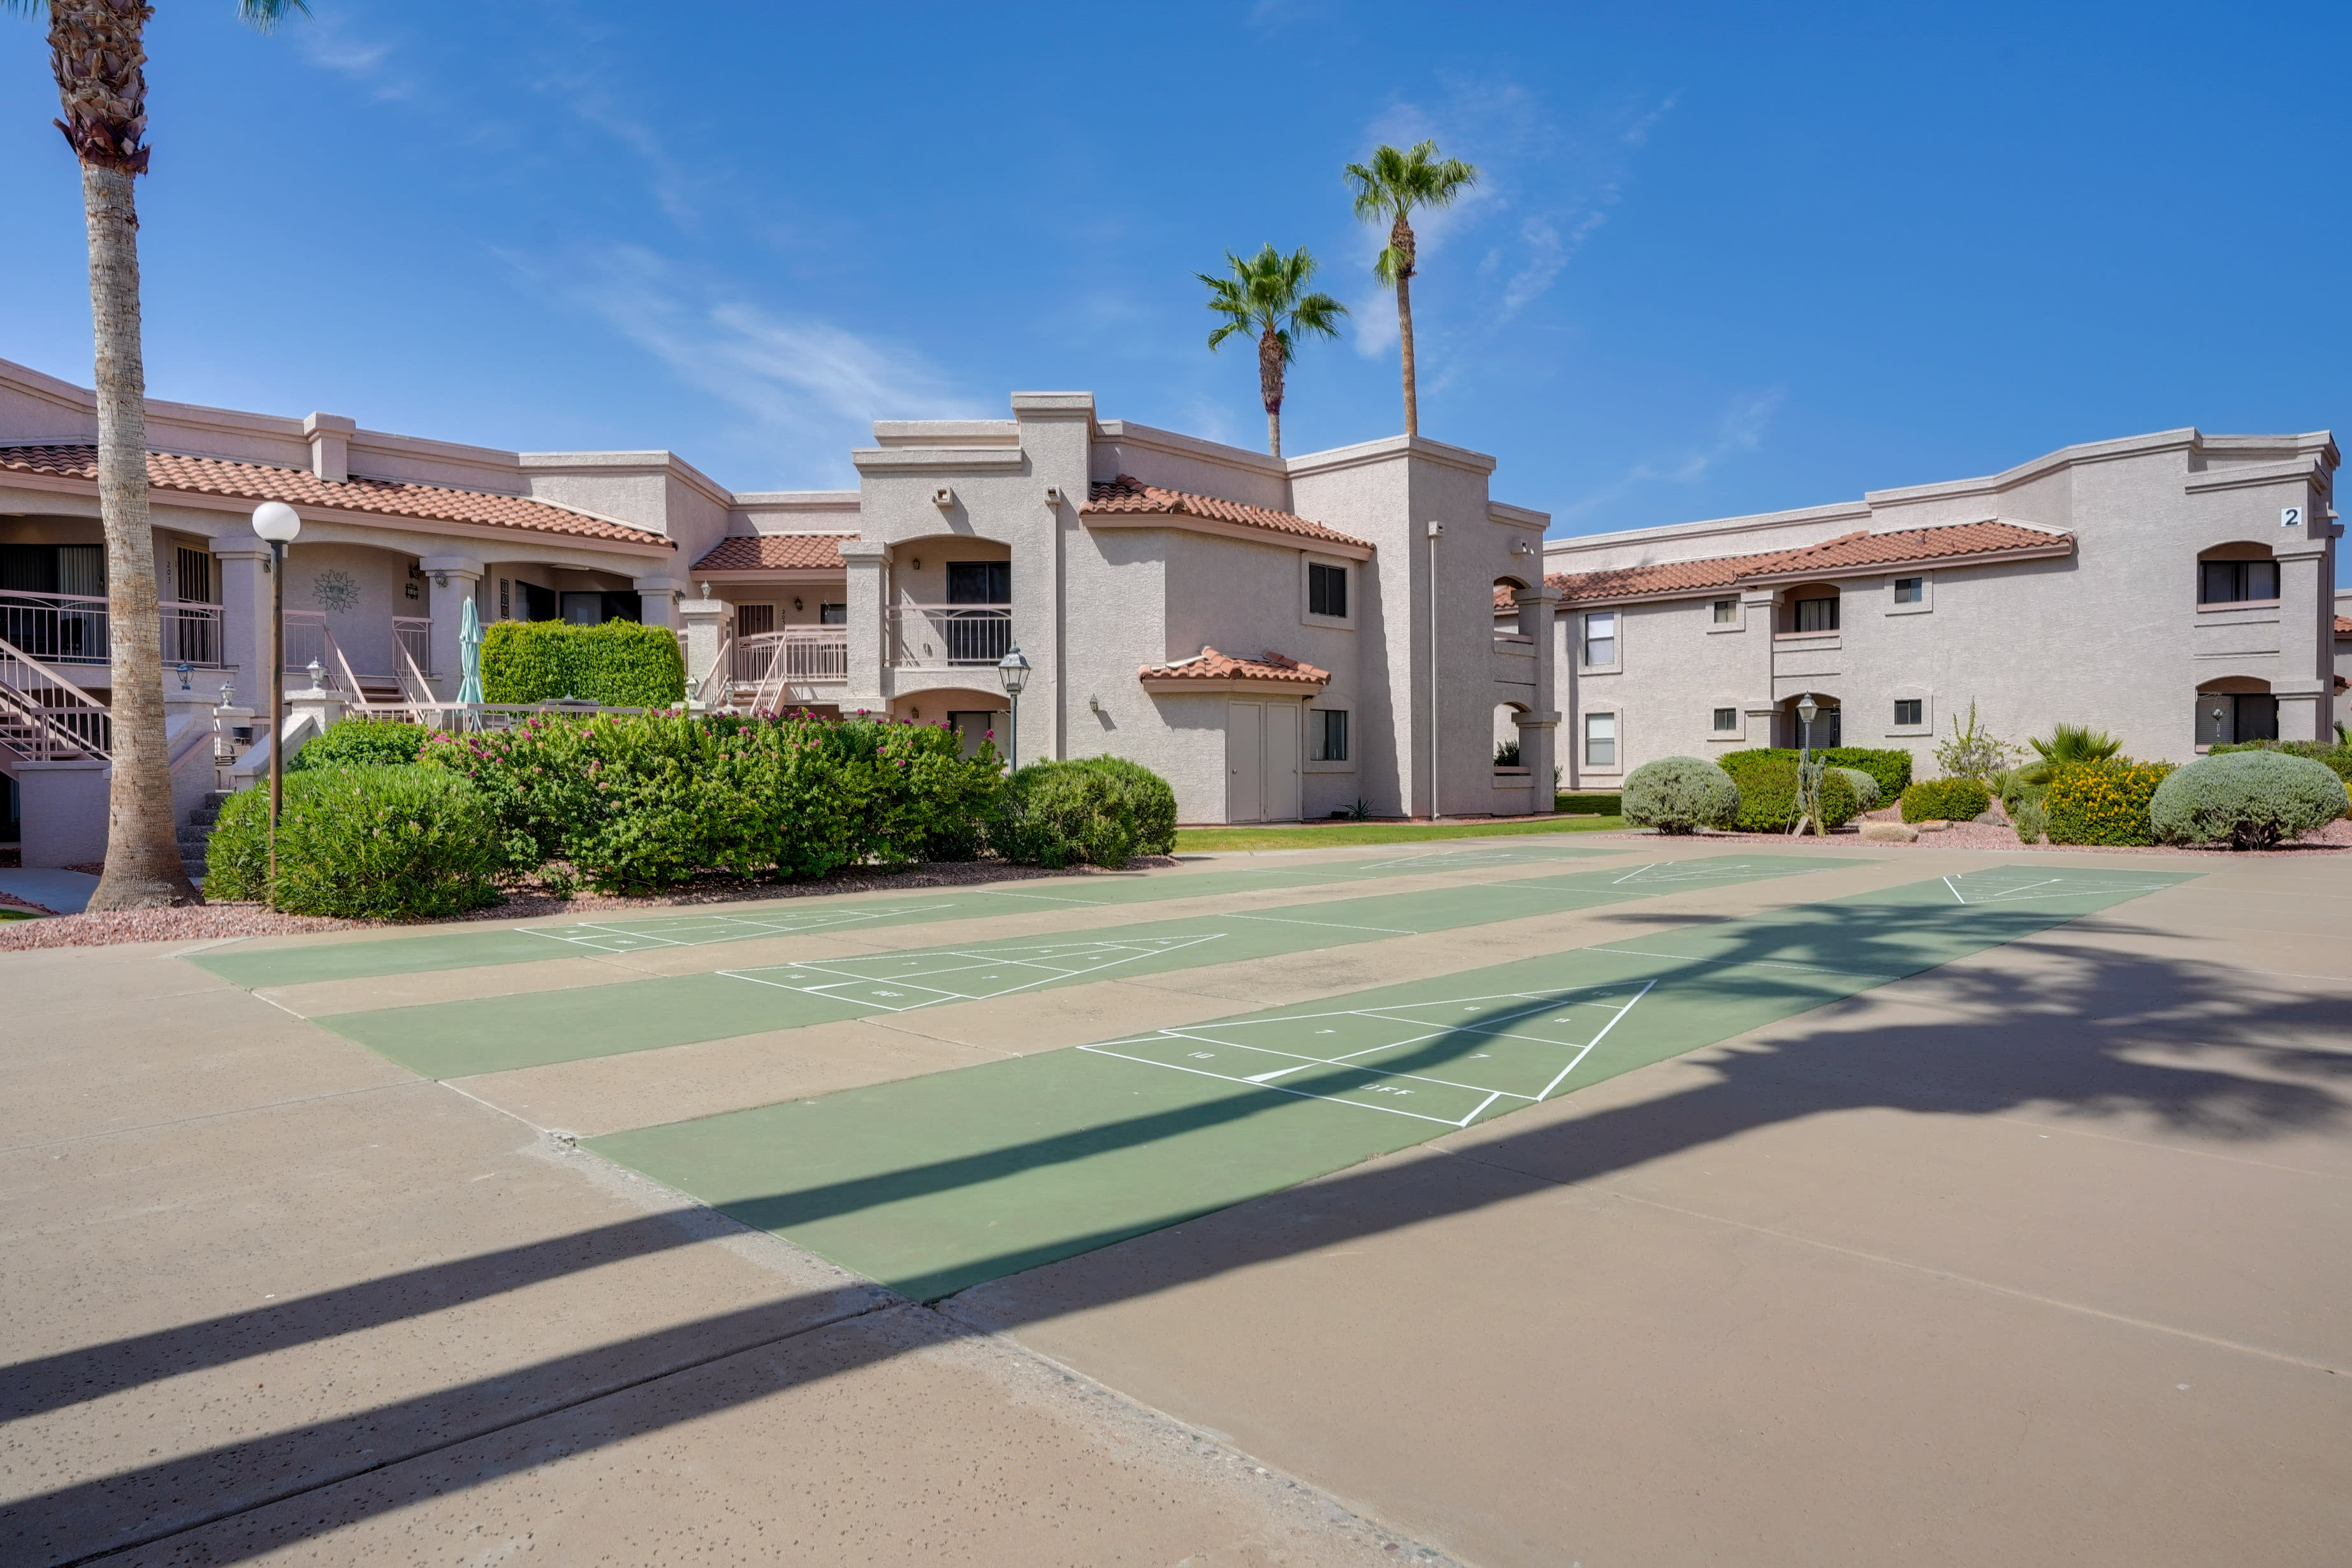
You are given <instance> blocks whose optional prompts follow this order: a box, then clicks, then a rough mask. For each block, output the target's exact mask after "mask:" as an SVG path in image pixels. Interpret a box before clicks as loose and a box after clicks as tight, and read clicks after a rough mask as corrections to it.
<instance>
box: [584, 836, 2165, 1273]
mask: <svg viewBox="0 0 2352 1568" xmlns="http://www.w3.org/2000/svg"><path fill="white" fill-rule="evenodd" d="M2190 875H2193V874H2171V873H2162V872H2141V871H2128V872H2116V873H2101V874H2096V875H2094V874H2088V873H2080V874H2078V873H2071V872H2068V873H2059V874H2054V875H2053V874H2052V873H2050V872H2047V871H2040V870H2034V871H2029V870H2027V869H2026V868H1996V869H1992V870H1988V871H1982V872H1974V873H1970V874H1968V875H1966V876H1955V877H1949V878H1937V879H1933V880H1930V881H1925V882H1917V883H1910V884H1906V885H1905V886H1902V887H1899V888H1894V889H1885V890H1883V891H1879V892H1874V893H1867V894H1859V895H1854V896H1853V897H1849V898H1843V899H1837V900H1828V901H1825V902H1821V903H1815V904H1806V905H1798V906H1794V907H1791V908H1789V909H1784V910H1775V911H1773V912H1771V913H1769V914H1762V915H1756V916H1750V917H1748V918H1745V919H1741V920H1736V921H1724V922H1722V923H1719V924H1713V925H1707V926H1700V927H1685V928H1682V929H1680V930H1676V931H1664V932H1660V933H1658V934H1657V935H1655V936H1653V937H1649V938H1645V939H1644V940H1643V941H1642V942H1641V943H1640V944H1639V945H1638V946H1635V945H1633V944H1630V943H1629V944H1625V945H1611V946H1602V947H1591V948H1580V949H1573V950H1570V951H1566V952H1558V953H1552V954H1548V955H1545V956H1543V957H1539V958H1533V959H1525V960H1519V961H1517V962H1514V963H1505V964H1498V965H1495V966H1492V967H1489V968H1486V969H1481V970H1476V971H1473V972H1469V973H1460V974H1455V975H1452V976H1448V977H1445V978H1444V979H1440V980H1433V981H1423V982H1418V983H1414V984H1402V985H1396V986H1388V987H1383V988H1381V989H1377V990H1372V991H1367V992H1360V993H1357V994H1352V995H1349V996H1346V997H1341V998H1334V999H1330V1000H1327V1001H1324V1002H1320V1003H1318V1004H1315V1005H1311V1006H1302V1007H1286V1008H1274V1009H1267V1010H1264V1011H1260V1012H1255V1013H1249V1014H1244V1015H1240V1016H1235V1017H1233V1018H1229V1019H1224V1020H1221V1021H1219V1022H1216V1023H1212V1024H1200V1025H1187V1026H1183V1027H1181V1028H1171V1029H1160V1030H1152V1031H1149V1032H1146V1033H1142V1034H1138V1035H1133V1036H1129V1037H1123V1038H1119V1039H1114V1040H1107V1041H1102V1042H1099V1043H1097V1044H1093V1045H1088V1046H1080V1047H1074V1048H1072V1049H1069V1050H1062V1051H1050V1052H1045V1053H1042V1054H1040V1055H1036V1056H1032V1057H1024V1058H1014V1059H1011V1060H1006V1061H1001V1062H991V1063H987V1064H983V1065H981V1066H976V1067H970V1068H958V1069H955V1070H953V1071H950V1072H942V1073H935V1074H932V1075H929V1076H928V1077H922V1078H914V1079H899V1080H897V1081H894V1082H889V1083H883V1084H877V1085H873V1086H870V1087H866V1088H861V1089H846V1090H843V1091H840V1092H837V1093H834V1094H828V1095H824V1096H821V1097H819V1098H816V1099H813V1100H793V1101H788V1102H785V1103H782V1104H779V1105H770V1106H764V1107H761V1108H758V1109H755V1110H741V1111H733V1112H730V1113H727V1114H724V1115H719V1116H711V1117H705V1118H702V1119H699V1120H697V1121H682V1122H673V1123H670V1124H667V1125H664V1126H657V1127H649V1128H642V1129H638V1130H635V1131H626V1132H616V1133H612V1134H608V1135H606V1136H604V1137H601V1138H596V1139H591V1140H588V1141H587V1146H588V1147H591V1148H593V1149H594V1150H596V1151H597V1152H600V1153H603V1154H604V1155H606V1156H608V1157H609V1158H611V1159H614V1160H615V1161H618V1162H619V1163H623V1164H625V1165H628V1166H630V1167H632V1168H633V1169H635V1170H638V1171H640V1172H643V1173H646V1175H649V1176H651V1177H653V1178H654V1179H656V1180H657V1181H660V1182H663V1183H666V1184H668V1185H670V1186H672V1187H675V1188H677V1189H678V1190H680V1191H683V1192H686V1193H688V1194H692V1195H694V1196H695V1197H698V1198H699V1199H701V1200H702V1201H704V1202H705V1203H709V1204H710V1205H713V1206H715V1207H718V1208H719V1209H722V1210H724V1211H725V1212H727V1213H728V1214H730V1215H733V1216H735V1217H736V1218H738V1219H740V1220H742V1221H743V1222H745V1223H746V1224H749V1225H752V1226H760V1227H761V1228H764V1229H769V1230H773V1231H776V1232H779V1233H780V1234H782V1235H784V1236H786V1237H790V1238H791V1239H792V1240H793V1241H794V1242H796V1243H798V1244H799V1245H801V1246H803V1247H808V1248H810V1249H812V1250H814V1251H815V1252H818V1253H821V1254H823V1255H824V1256H825V1257H827V1258H832V1259H833V1260H834V1261H835V1262H837V1263H840V1264H842V1265H843V1266H845V1267H846V1268H853V1269H856V1270H857V1271H858V1272H859V1273H862V1274H865V1275H866V1276H867V1277H869V1278H871V1279H877V1280H880V1281H881V1282H883V1283H885V1284H887V1285H889V1286H891V1287H892V1288H893V1289H898V1290H899V1291H901V1292H903V1293H905V1294H907V1295H908V1296H911V1297H914V1298H916V1299H918V1300H934V1299H937V1298H939V1297H940V1296H945V1295H950V1294H952V1293H953V1292H955V1291H958V1290H961V1289H966V1288H967V1287H969V1286H971V1285H974V1284H978V1283H980V1282H981V1281H982V1280H985V1279H996V1278H999V1277H1001V1276H1003V1275H1006V1274H1012V1273H1016V1272H1018V1271H1020V1270H1022V1269H1024V1268H1034V1267H1036V1266H1038V1265H1040V1264H1043V1263H1047V1262H1051V1261H1053V1260H1055V1259H1057V1258H1068V1257H1073V1256H1076V1254H1079V1253H1082V1252H1087V1251H1091V1250H1093V1249H1094V1248H1096V1247H1103V1246H1107V1245H1108V1244H1109V1243H1111V1242H1114V1241H1118V1240H1120V1239H1123V1238H1125V1237H1130V1236H1136V1235H1139V1234H1141V1233H1143V1232H1146V1231H1150V1230H1156V1229H1159V1228H1160V1227H1162V1226H1170V1225H1175V1224H1179V1223H1181V1222H1182V1221H1184V1220H1187V1219H1190V1218H1192V1217H1194V1216H1197V1215H1202V1214H1206V1213H1210V1212H1213V1211H1214V1210H1216V1209H1220V1208H1223V1207H1226V1206H1229V1205H1233V1204H1236V1203H1240V1202H1243V1201H1244V1200H1246V1199H1248V1198H1251V1197H1255V1196H1257V1195H1260V1194H1265V1193H1269V1192H1274V1191H1277V1190H1279V1189H1281V1188H1283V1187H1286V1186H1290V1185H1292V1184H1296V1183H1298V1182H1301V1181H1304V1180H1307V1179H1308V1178H1309V1177H1313V1176H1317V1175H1321V1174H1324V1173H1328V1172H1331V1171H1335V1170H1338V1169H1340V1168H1342V1167H1344V1166H1347V1165H1349V1164H1353V1163H1357V1162H1359V1161H1361V1160H1364V1159H1368V1158H1370V1157H1371V1156H1373V1155H1376V1154H1381V1153H1385V1152H1392V1151H1394V1150H1398V1149H1402V1148H1405V1147H1408V1146H1410V1145H1412V1144H1413V1143H1416V1142H1423V1141H1424V1140H1426V1139H1429V1138H1432V1137H1435V1136H1440V1135H1442V1134H1443V1133H1444V1132H1445V1131H1449V1130H1452V1129H1454V1128H1459V1127H1465V1126H1472V1125H1476V1124H1479V1123H1481V1122H1484V1121H1492V1120H1494V1119H1496V1118H1497V1117H1501V1116H1505V1115H1508V1114H1510V1113H1511V1112H1512V1111H1515V1110H1524V1109H1526V1108H1527V1107H1528V1106H1530V1105H1534V1104H1537V1103H1539V1102H1541V1101H1543V1100H1547V1099H1555V1098H1558V1097H1559V1096H1560V1095H1562V1094H1568V1093H1573V1092H1574V1091H1575V1090H1577V1089H1580V1088H1582V1087H1584V1086H1586V1085H1589V1084H1592V1083H1596V1082H1599V1081H1601V1080H1602V1079H1607V1078H1611V1077H1613V1076H1615V1075H1617V1074H1619V1073H1622V1072H1625V1071H1628V1070H1631V1069H1632V1068H1637V1067H1641V1066H1643V1065H1646V1064H1648V1063H1650V1062H1654V1061H1659V1060H1662V1059H1664V1058H1667V1057H1671V1056H1676V1055H1679V1054H1681V1053H1683V1052H1685V1051H1690V1050H1695V1049H1696V1048H1698V1047H1702V1046H1707V1045H1712V1044H1715V1043H1716V1042H1717V1041H1720V1040H1724V1039H1727V1038H1729V1037H1732V1036H1735V1035H1738V1034H1741V1033H1744V1032H1745V1031H1747V1030H1749V1029H1753V1028H1756V1027H1758V1026H1762V1025H1764V1024H1768V1023H1770V1022H1772V1021H1774V1020H1776V1019H1780V1018H1784V1017H1788V1016H1791V1015H1794V1014H1798V1013H1802V1012H1805V1011H1808V1010H1810V1009H1811V1008H1814V1007H1818V1006H1821V1005H1823V1004H1825V1003H1828V1002H1832V1001H1836V1000H1838V999H1840V998H1843V997H1846V996H1851V995H1853V994H1857V993H1860V992H1864V991H1867V990H1870V989H1872V988H1873V987H1875V986H1878V985H1883V984H1886V983H1888V982H1890V981H1893V980H1896V979H1900V978H1903V977H1905V976H1907V975H1912V974H1916V973H1922V972H1923V971H1926V970H1929V969H1933V968H1936V967H1937V966H1939V965H1942V964H1945V963H1950V962H1952V961H1953V960H1955V959H1958V958H1961V957H1965V956H1967V955H1968V954H1970V953H1974V952H1981V951H1983V950H1985V949H1987V948H1990V947H1994V946H1998V945H2000V944H2001V943H2003V942H2013V941H2016V940H2018V939H2020V938H2021V937H2026V936H2030V935H2032V934H2034V933H2035V932H2038V931H2045V930H2048V929H2049V928H2051V927H2053V926H2056V925H2060V924H2063V923H2064V922H2065V921H2071V920H2074V919H2076V918H2077V917H2079V916H2082V915H2084V914H2088V913H2091V912H2093V911H2095V910H2102V909H2105V908H2108V907H2110V906H2112V905H2115V904H2117V903H2120V902H2123V901H2124V900H2129V899H2133V898H2137V897H2140V896H2141V895H2143V894H2146V893H2148V892H2153V891H2156V890H2158V889H2163V888H2168V887H2171V886H2174V885H2176V884H2178V883H2179V882H2182V881H2185V880H2188V879H2189V877H2190ZM2029 882H2030V883H2031V885H2029Z"/></svg>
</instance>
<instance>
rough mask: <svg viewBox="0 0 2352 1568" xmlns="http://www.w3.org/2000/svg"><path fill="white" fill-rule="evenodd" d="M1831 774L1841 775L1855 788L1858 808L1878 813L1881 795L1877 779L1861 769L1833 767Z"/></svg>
mask: <svg viewBox="0 0 2352 1568" xmlns="http://www.w3.org/2000/svg"><path fill="white" fill-rule="evenodd" d="M1830 772H1832V773H1837V774H1839V775H1840V776H1842V777H1843V779H1844V780H1845V782H1846V783H1847V784H1850V785H1852V786H1853V799H1854V804H1855V805H1857V806H1859V807H1860V808H1861V809H1863V810H1864V811H1876V810H1877V809H1878V802H1879V799H1880V793H1879V788H1878V781H1877V780H1876V779H1874V778H1873V777H1872V776H1871V775H1870V774H1868V773H1864V772H1863V771H1862V770H1861V769H1860V768H1841V767H1837V766H1834V765H1832V767H1831V769H1830Z"/></svg>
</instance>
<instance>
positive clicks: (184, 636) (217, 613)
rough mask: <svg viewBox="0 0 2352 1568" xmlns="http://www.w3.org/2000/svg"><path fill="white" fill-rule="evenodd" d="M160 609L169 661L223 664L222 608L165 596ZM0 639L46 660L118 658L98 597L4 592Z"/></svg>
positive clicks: (99, 661)
mask: <svg viewBox="0 0 2352 1568" xmlns="http://www.w3.org/2000/svg"><path fill="white" fill-rule="evenodd" d="M157 609H158V611H159V612H160V613H161V616H162V619H163V662H164V663H165V664H167V665H168V664H189V665H194V666H197V667H200V668H203V667H215V668H216V667H218V666H219V664H220V663H221V647H222V643H221V606H219V605H192V604H184V603H182V602H180V601H177V600H169V599H167V600H165V601H164V602H163V604H161V605H158V606H157ZM0 642H5V643H6V644H8V645H9V646H10V647H14V648H16V649H18V650H20V651H22V652H23V653H25V654H26V655H28V656H30V657H31V658H37V659H39V660H41V661H43V662H44V663H47V664H78V665H92V664H97V665H104V664H111V663H112V662H113V661H114V645H113V641H112V638H111V637H110V635H109V633H108V630H107V611H106V600H105V599H104V598H103V597H101V596H100V595H91V594H23V593H17V592H15V591H13V590H0Z"/></svg>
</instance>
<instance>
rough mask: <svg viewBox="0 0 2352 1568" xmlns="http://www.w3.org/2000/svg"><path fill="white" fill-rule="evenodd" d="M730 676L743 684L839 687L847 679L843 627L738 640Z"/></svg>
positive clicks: (762, 634)
mask: <svg viewBox="0 0 2352 1568" xmlns="http://www.w3.org/2000/svg"><path fill="white" fill-rule="evenodd" d="M731 658H732V663H731V668H730V674H732V675H733V677H734V678H735V679H737V680H738V681H740V682H742V683H744V684H746V685H751V686H764V685H769V684H771V683H773V684H779V685H783V686H814V685H820V684H826V683H831V684H834V685H839V684H841V683H842V682H845V681H846V680H847V679H849V630H848V628H847V627H845V626H807V627H798V626H796V627H792V628H788V629H786V630H784V631H781V632H760V633H757V634H755V635H753V636H751V637H741V638H738V639H737V640H736V642H735V644H734V652H733V654H732V656H731Z"/></svg>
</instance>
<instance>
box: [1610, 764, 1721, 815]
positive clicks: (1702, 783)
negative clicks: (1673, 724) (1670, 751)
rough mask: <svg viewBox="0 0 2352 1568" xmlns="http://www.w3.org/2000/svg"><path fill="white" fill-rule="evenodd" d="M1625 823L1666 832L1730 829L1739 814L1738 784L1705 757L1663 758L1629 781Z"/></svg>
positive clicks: (1646, 766) (1644, 768)
mask: <svg viewBox="0 0 2352 1568" xmlns="http://www.w3.org/2000/svg"><path fill="white" fill-rule="evenodd" d="M1624 812H1625V820H1626V821H1627V822H1628V823H1631V824H1632V825H1633V826H1635V827H1654V828H1656V829H1657V830H1658V831H1659V832H1661V833H1675V834H1680V833H1690V832H1693V831H1695V830H1696V829H1698V828H1701V827H1727V826H1730V824H1731V822H1732V820H1733V819H1734V818H1735V817H1737V816H1738V815H1739V786H1738V784H1734V783H1732V782H1731V775H1730V774H1729V773H1725V772H1724V771H1723V770H1722V769H1721V768H1719V767H1717V766H1716V765H1715V764H1714V763H1710V762H1708V761H1706V759H1704V758H1702V757H1660V758H1659V759H1658V760H1657V761H1655V762H1651V763H1643V764H1642V765H1641V766H1640V767H1638V768H1635V769H1634V770H1633V772H1632V773H1629V774H1627V775H1626V778H1625V793H1624Z"/></svg>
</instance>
